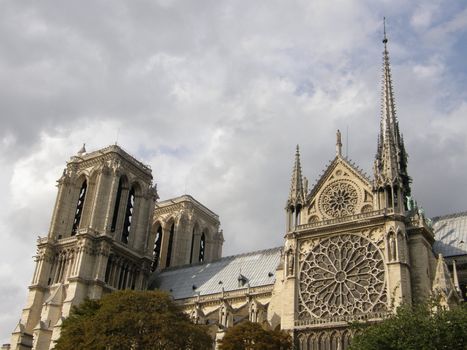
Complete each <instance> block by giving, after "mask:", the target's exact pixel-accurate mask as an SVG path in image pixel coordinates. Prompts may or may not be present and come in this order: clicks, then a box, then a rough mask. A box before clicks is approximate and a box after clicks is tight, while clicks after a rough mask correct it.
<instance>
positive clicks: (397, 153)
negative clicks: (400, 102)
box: [374, 18, 410, 199]
mask: <svg viewBox="0 0 467 350" xmlns="http://www.w3.org/2000/svg"><path fill="white" fill-rule="evenodd" d="M387 43H388V38H387V35H386V18H384V21H383V44H384V51H383V68H382V72H383V74H382V92H381V122H380V134H379V137H378V148H377V152H376V159H375V166H374V170H375V181H376V183H377V186H397V187H398V188H399V189H401V190H402V196H403V198H402V199H405V197H407V196H409V195H410V177H409V176H408V174H407V153H406V152H405V147H404V140H403V138H402V136H401V134H400V132H399V122H398V121H397V117H396V107H395V102H394V91H393V86H392V77H391V65H390V63H389V52H388V48H387Z"/></svg>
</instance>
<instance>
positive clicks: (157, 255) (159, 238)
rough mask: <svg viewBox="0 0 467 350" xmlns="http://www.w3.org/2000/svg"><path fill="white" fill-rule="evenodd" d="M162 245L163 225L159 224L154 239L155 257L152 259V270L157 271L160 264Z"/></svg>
mask: <svg viewBox="0 0 467 350" xmlns="http://www.w3.org/2000/svg"><path fill="white" fill-rule="evenodd" d="M161 245H162V226H159V228H158V229H157V232H156V239H155V240H154V259H153V260H152V266H151V271H155V270H156V269H157V266H158V265H159V258H160V256H161Z"/></svg>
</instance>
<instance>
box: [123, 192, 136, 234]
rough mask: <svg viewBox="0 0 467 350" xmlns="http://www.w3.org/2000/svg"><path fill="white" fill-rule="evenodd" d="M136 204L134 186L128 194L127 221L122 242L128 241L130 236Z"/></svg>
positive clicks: (124, 224)
mask: <svg viewBox="0 0 467 350" xmlns="http://www.w3.org/2000/svg"><path fill="white" fill-rule="evenodd" d="M134 206H135V188H134V187H132V188H131V190H130V193H129V194H128V201H127V204H126V210H125V222H124V223H123V232H122V242H123V243H128V238H129V236H130V229H131V220H132V219H133V209H134Z"/></svg>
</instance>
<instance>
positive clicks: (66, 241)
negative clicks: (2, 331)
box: [11, 145, 158, 350]
mask: <svg viewBox="0 0 467 350" xmlns="http://www.w3.org/2000/svg"><path fill="white" fill-rule="evenodd" d="M152 179H153V178H152V171H151V169H150V168H149V167H148V166H146V165H144V164H142V163H141V162H139V161H137V160H136V159H135V158H133V157H132V156H130V155H129V154H128V153H126V152H125V151H124V150H123V149H121V148H120V147H119V146H117V145H112V146H109V147H107V148H104V149H101V150H98V151H95V152H92V153H86V149H85V147H84V145H83V148H82V149H81V150H80V151H79V152H78V153H77V154H76V155H75V156H73V157H71V159H70V161H69V162H68V163H67V166H66V168H65V169H64V171H63V174H62V176H61V177H60V179H59V180H58V181H57V183H58V184H57V187H58V194H57V199H56V203H55V207H54V210H53V214H52V220H51V223H50V230H49V232H48V235H47V236H46V237H43V238H39V239H38V242H37V254H36V257H35V261H36V268H35V271H34V274H33V278H32V282H31V284H30V286H29V294H28V299H27V302H26V306H25V308H24V309H23V312H22V315H21V319H20V321H19V323H18V325H17V327H16V328H15V330H14V331H13V334H12V339H11V349H12V350H15V349H21V350H22V349H37V350H44V349H51V348H53V346H54V341H55V340H56V339H58V337H59V335H60V327H61V323H62V320H63V319H64V318H65V317H67V316H68V315H69V312H70V309H71V307H72V306H73V305H78V304H80V303H81V302H82V301H83V300H84V299H85V298H91V299H99V298H100V297H101V296H102V295H103V294H105V293H109V292H111V291H113V290H117V289H126V288H131V289H145V288H146V286H147V281H148V278H149V274H150V266H151V261H152V244H151V243H150V242H149V240H150V226H151V219H152V213H153V210H154V204H155V201H156V199H157V198H158V197H157V191H156V189H155V187H153V184H152Z"/></svg>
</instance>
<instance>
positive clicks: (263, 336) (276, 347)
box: [219, 321, 292, 350]
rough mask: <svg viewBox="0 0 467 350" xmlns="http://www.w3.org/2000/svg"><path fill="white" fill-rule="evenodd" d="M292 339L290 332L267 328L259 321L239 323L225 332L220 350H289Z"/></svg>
mask: <svg viewBox="0 0 467 350" xmlns="http://www.w3.org/2000/svg"><path fill="white" fill-rule="evenodd" d="M288 349H292V340H291V337H290V335H289V334H288V333H286V332H284V331H279V330H274V331H271V330H265V329H263V328H262V327H261V325H260V324H258V323H253V322H250V321H246V322H242V323H239V324H237V325H235V326H233V327H230V328H228V329H227V331H226V332H225V335H224V338H223V339H222V341H221V342H220V346H219V350H288Z"/></svg>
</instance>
